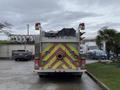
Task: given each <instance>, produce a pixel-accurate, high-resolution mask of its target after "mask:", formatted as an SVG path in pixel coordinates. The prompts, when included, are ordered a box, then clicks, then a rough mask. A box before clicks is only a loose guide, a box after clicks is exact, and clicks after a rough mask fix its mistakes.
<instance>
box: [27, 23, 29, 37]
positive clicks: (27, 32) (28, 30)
mask: <svg viewBox="0 0 120 90" xmlns="http://www.w3.org/2000/svg"><path fill="white" fill-rule="evenodd" d="M27 35H28V36H29V24H27Z"/></svg>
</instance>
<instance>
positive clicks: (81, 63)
mask: <svg viewBox="0 0 120 90" xmlns="http://www.w3.org/2000/svg"><path fill="white" fill-rule="evenodd" d="M85 64H86V60H85V59H81V60H80V66H81V69H85Z"/></svg>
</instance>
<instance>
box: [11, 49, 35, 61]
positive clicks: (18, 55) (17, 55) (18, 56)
mask: <svg viewBox="0 0 120 90" xmlns="http://www.w3.org/2000/svg"><path fill="white" fill-rule="evenodd" d="M12 58H13V59H14V60H16V61H18V60H31V59H33V55H32V52H30V51H28V50H13V52H12Z"/></svg>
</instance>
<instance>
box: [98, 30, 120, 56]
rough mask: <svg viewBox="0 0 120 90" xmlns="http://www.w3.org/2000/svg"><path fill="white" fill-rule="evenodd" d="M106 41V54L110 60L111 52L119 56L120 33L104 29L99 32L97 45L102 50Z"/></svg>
mask: <svg viewBox="0 0 120 90" xmlns="http://www.w3.org/2000/svg"><path fill="white" fill-rule="evenodd" d="M103 41H105V44H106V52H107V55H108V58H109V56H110V51H111V52H113V53H115V54H116V55H118V53H120V33H118V32H117V31H116V30H115V29H108V28H104V29H102V30H99V32H98V35H97V37H96V44H97V45H98V47H99V48H101V45H102V42H103Z"/></svg>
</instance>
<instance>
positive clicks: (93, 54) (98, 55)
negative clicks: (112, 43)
mask: <svg viewBox="0 0 120 90" xmlns="http://www.w3.org/2000/svg"><path fill="white" fill-rule="evenodd" d="M87 57H88V58H89V59H97V60H98V59H102V60H104V59H107V54H106V53H105V52H104V51H102V50H99V49H95V50H90V51H88V53H87Z"/></svg>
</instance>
